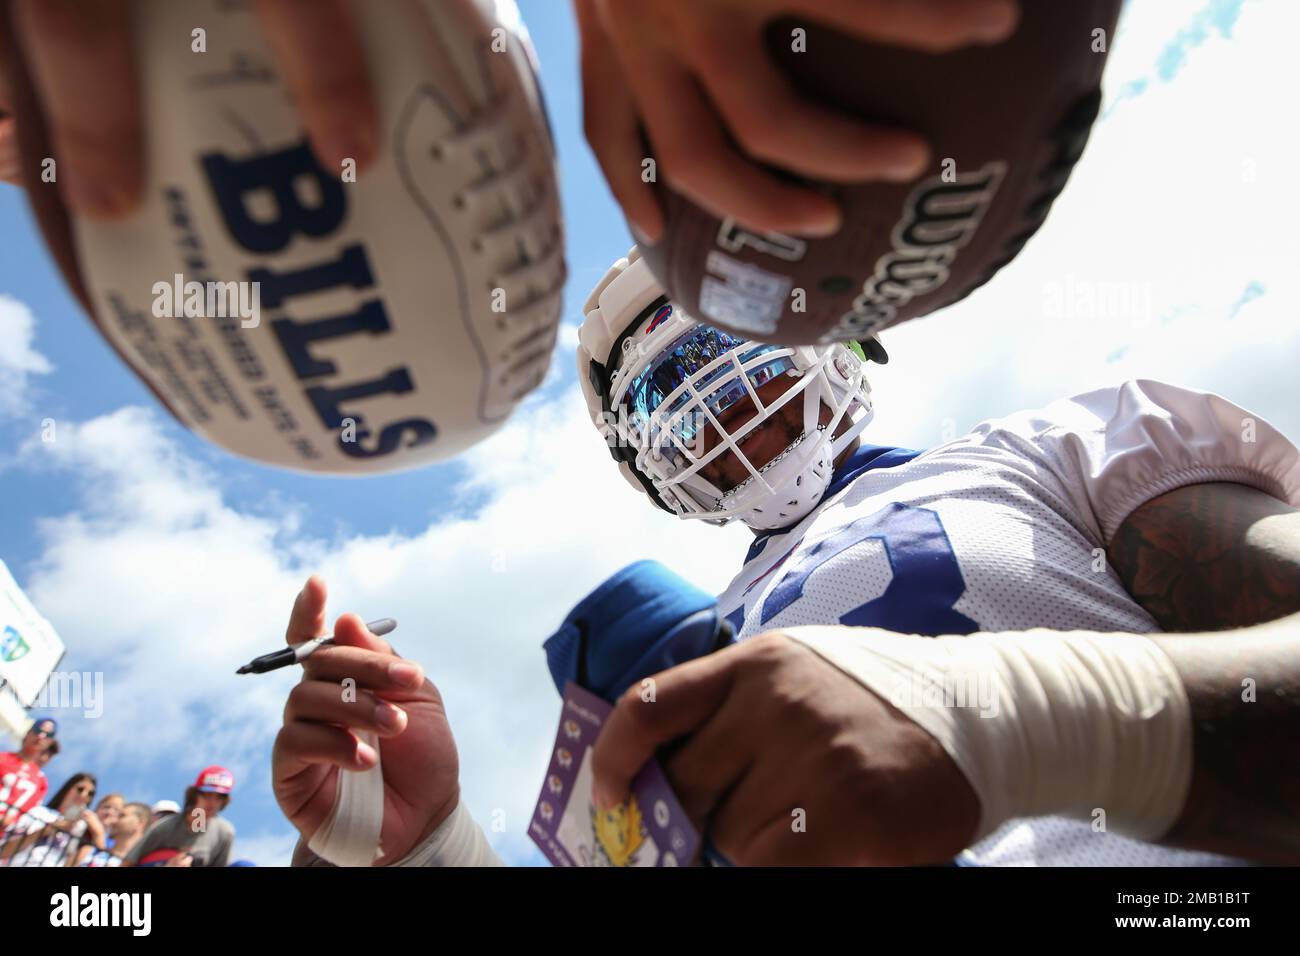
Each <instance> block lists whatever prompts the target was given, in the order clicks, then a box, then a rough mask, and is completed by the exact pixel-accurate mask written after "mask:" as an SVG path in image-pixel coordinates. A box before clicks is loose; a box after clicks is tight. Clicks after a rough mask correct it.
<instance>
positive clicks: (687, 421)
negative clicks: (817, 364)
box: [622, 325, 795, 444]
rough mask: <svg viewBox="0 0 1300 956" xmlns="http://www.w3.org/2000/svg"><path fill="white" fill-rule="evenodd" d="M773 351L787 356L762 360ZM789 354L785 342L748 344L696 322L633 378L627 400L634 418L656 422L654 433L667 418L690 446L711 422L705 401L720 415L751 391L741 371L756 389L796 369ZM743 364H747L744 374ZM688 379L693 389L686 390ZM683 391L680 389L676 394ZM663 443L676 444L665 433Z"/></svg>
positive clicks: (625, 406) (711, 409)
mask: <svg viewBox="0 0 1300 956" xmlns="http://www.w3.org/2000/svg"><path fill="white" fill-rule="evenodd" d="M770 352H786V353H787V354H784V355H774V356H773V357H772V359H771V360H770V361H766V362H764V361H761V360H760V359H761V357H762V356H763V355H766V354H768V353H770ZM788 352H789V349H788V348H787V347H785V346H781V345H769V344H767V343H762V342H749V341H747V340H746V339H742V338H738V337H737V336H734V335H731V334H730V333H728V332H724V331H722V330H721V329H715V328H714V327H713V326H710V325H700V326H696V327H695V328H693V329H692V330H691V331H690V332H687V333H686V334H685V335H683V336H681V337H680V338H678V339H677V340H675V341H674V342H672V343H670V344H669V345H668V347H667V348H665V349H664V350H663V351H662V352H660V353H659V355H658V356H657V357H656V358H655V360H654V361H653V362H651V363H650V364H649V365H648V366H647V367H646V369H645V371H643V372H642V373H641V374H640V375H638V376H637V377H636V378H635V379H633V380H632V383H631V384H630V385H629V386H628V389H627V392H626V394H625V395H624V398H623V402H622V404H623V407H624V408H626V409H627V412H628V415H629V418H631V419H632V420H633V421H640V422H643V423H644V422H655V423H656V425H655V426H652V427H651V434H652V436H653V435H656V434H657V433H659V431H660V427H656V426H659V424H660V423H664V422H668V423H669V424H670V425H671V428H672V433H673V434H674V435H676V436H677V438H678V439H679V440H680V441H681V442H682V443H683V444H686V443H689V442H690V441H692V440H693V439H694V438H695V436H696V435H697V434H699V431H700V429H701V428H703V427H704V425H705V424H707V423H708V420H709V419H708V416H707V415H705V413H704V411H703V409H702V406H701V400H702V401H703V405H707V406H708V408H709V410H710V411H711V412H712V413H713V414H714V415H715V416H717V417H721V416H722V414H723V413H724V412H725V411H726V410H727V409H728V408H731V407H732V406H733V405H735V404H736V403H737V402H739V401H742V400H744V399H745V398H746V396H747V395H748V394H749V391H748V389H746V388H745V383H744V380H743V379H742V377H741V375H742V374H744V375H745V376H746V377H748V379H749V381H750V384H751V385H752V386H753V387H754V388H755V389H757V388H758V387H759V386H761V385H763V384H765V383H767V382H770V381H771V380H772V379H774V378H776V377H777V376H778V375H782V374H784V373H786V372H791V371H794V370H795V364H794V361H793V359H792V357H791V356H790V355H789V354H788ZM729 353H733V354H730V355H729ZM724 356H727V358H726V360H725V361H722V362H720V363H719V364H718V365H717V366H716V367H714V368H709V366H710V365H713V363H715V362H718V360H719V359H721V358H723V357H724ZM755 360H760V361H755ZM738 362H739V365H738V364H737V363H738ZM751 363H753V364H751ZM741 366H748V367H747V368H745V369H744V371H743V373H742V371H741ZM705 369H708V371H707V372H706V371H705ZM687 383H689V387H686V388H683V386H685V385H687ZM679 389H681V391H680V393H679V394H677V395H675V396H673V393H674V392H677V391H678V390H679ZM670 396H672V398H671V401H669V397H670ZM665 403H667V404H665ZM656 414H657V416H658V419H657V421H656V418H655V416H656ZM660 442H662V443H663V444H671V442H670V441H669V439H668V438H667V437H666V436H662V435H660V437H659V440H658V441H657V442H656V444H657V443H660Z"/></svg>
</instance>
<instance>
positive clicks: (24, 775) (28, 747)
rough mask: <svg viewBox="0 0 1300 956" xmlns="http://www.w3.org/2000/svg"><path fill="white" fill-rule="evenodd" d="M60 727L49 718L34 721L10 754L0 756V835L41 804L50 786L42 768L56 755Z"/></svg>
mask: <svg viewBox="0 0 1300 956" xmlns="http://www.w3.org/2000/svg"><path fill="white" fill-rule="evenodd" d="M58 732H59V725H58V724H57V723H56V722H55V721H54V720H52V719H50V718H49V717H44V718H42V719H40V720H37V721H34V722H33V723H32V726H31V727H30V728H28V730H27V733H26V734H25V735H24V736H23V742H22V745H21V746H20V747H19V749H18V750H17V751H15V752H13V753H6V754H0V831H4V830H7V829H8V828H9V827H11V826H13V824H14V823H15V822H16V821H17V820H18V818H19V817H20V816H21V815H23V814H24V813H27V812H28V811H30V810H31V809H32V808H33V807H35V806H37V805H39V804H40V802H41V800H43V799H44V798H45V792H46V791H47V790H48V789H49V787H50V782H49V780H48V779H46V777H45V773H44V771H43V770H42V768H43V767H44V766H45V765H46V764H47V763H49V762H50V758H52V757H53V756H54V754H56V753H58V752H59V750H58V747H59V745H58V741H56V740H55V739H54V738H55V736H56V735H57V734H58Z"/></svg>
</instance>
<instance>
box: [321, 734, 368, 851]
mask: <svg viewBox="0 0 1300 956" xmlns="http://www.w3.org/2000/svg"><path fill="white" fill-rule="evenodd" d="M353 733H355V734H356V735H357V737H358V738H359V739H360V740H361V741H362V742H363V743H365V744H368V745H369V746H370V747H371V748H373V749H374V751H375V757H376V758H378V757H379V736H378V735H377V734H375V733H374V732H373V731H369V730H357V729H355V728H353ZM338 781H339V785H338V789H337V791H336V792H335V795H334V808H333V809H332V810H330V815H329V816H328V817H326V818H325V822H324V823H322V824H321V825H320V826H319V827H318V828H317V829H316V832H315V833H313V834H312V835H311V840H309V841H308V843H307V848H308V849H309V850H311V851H312V852H313V853H315V854H316V855H317V856H318V857H320V858H321V859H322V860H329V861H330V862H331V863H333V864H334V865H335V866H373V865H374V862H375V860H376V859H378V858H379V855H380V852H381V851H380V848H379V834H380V831H381V830H382V829H383V826H384V771H383V764H382V763H381V762H380V761H379V760H378V759H376V761H375V765H374V766H373V767H371V768H370V769H369V770H361V771H357V770H341V771H339V776H338Z"/></svg>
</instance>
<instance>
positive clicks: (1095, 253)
mask: <svg viewBox="0 0 1300 956" xmlns="http://www.w3.org/2000/svg"><path fill="white" fill-rule="evenodd" d="M1196 6H1199V5H1196ZM1157 10H1158V11H1160V12H1159V14H1158V15H1157V13H1156V11H1157ZM1135 13H1136V14H1138V15H1139V16H1140V17H1141V19H1135V18H1134V14H1135ZM1183 19H1185V18H1179V17H1177V16H1170V15H1167V14H1166V13H1165V7H1164V5H1163V4H1158V3H1150V4H1147V3H1143V4H1132V5H1131V8H1130V12H1129V13H1128V14H1127V15H1126V21H1125V25H1124V30H1123V31H1122V32H1121V41H1120V43H1118V44H1117V45H1116V48H1115V50H1114V57H1115V60H1114V62H1112V63H1111V64H1110V67H1108V70H1109V72H1108V74H1107V84H1108V86H1113V85H1114V84H1115V81H1120V82H1123V81H1124V80H1126V79H1127V78H1128V77H1129V76H1130V75H1132V73H1134V72H1140V71H1142V70H1148V69H1149V68H1150V62H1151V56H1152V53H1153V51H1158V50H1159V49H1160V48H1161V47H1162V45H1163V43H1164V41H1165V40H1167V39H1168V37H1169V36H1171V35H1172V33H1173V31H1175V30H1176V29H1177V27H1178V24H1179V23H1181V22H1182V20H1183ZM1297 28H1300V7H1298V6H1297V5H1296V4H1286V3H1273V4H1263V3H1248V4H1246V5H1245V7H1244V8H1243V11H1242V15H1241V18H1240V20H1239V21H1238V22H1237V24H1236V26H1235V28H1234V31H1233V36H1234V39H1233V40H1232V41H1225V40H1221V39H1218V38H1217V35H1216V38H1215V39H1213V40H1212V41H1209V42H1206V43H1205V44H1204V45H1203V46H1201V47H1198V48H1197V49H1196V50H1195V51H1194V54H1193V55H1190V56H1189V57H1188V58H1187V61H1186V63H1185V64H1184V67H1183V69H1182V70H1181V71H1180V72H1179V74H1178V77H1177V79H1176V80H1175V81H1174V82H1172V83H1167V84H1158V85H1155V86H1153V87H1151V88H1150V89H1149V90H1148V91H1147V92H1146V93H1145V94H1144V95H1143V96H1141V97H1140V98H1138V99H1135V100H1133V101H1132V102H1129V103H1127V104H1125V107H1124V109H1122V110H1119V111H1117V112H1116V113H1115V114H1114V115H1113V116H1112V117H1111V118H1110V119H1108V120H1105V121H1103V122H1101V123H1100V124H1099V125H1098V126H1097V127H1096V129H1095V130H1094V132H1093V136H1092V141H1091V142H1090V144H1089V146H1088V149H1087V152H1086V153H1085V155H1084V157H1083V160H1082V161H1081V163H1080V165H1079V166H1078V168H1077V169H1076V170H1075V172H1074V176H1073V177H1072V179H1071V181H1070V184H1069V186H1068V187H1067V188H1066V190H1065V192H1064V193H1063V194H1062V196H1061V198H1060V199H1059V200H1058V201H1057V203H1056V205H1055V206H1054V207H1053V209H1052V213H1051V215H1050V216H1049V217H1048V220H1047V223H1046V225H1045V226H1044V227H1043V229H1042V230H1041V231H1040V233H1039V234H1038V235H1037V236H1036V237H1035V238H1034V239H1032V240H1031V241H1030V243H1029V245H1028V246H1027V247H1026V249H1025V251H1024V252H1023V253H1022V254H1021V256H1020V257H1019V258H1017V259H1016V261H1015V262H1014V263H1012V264H1011V265H1010V266H1008V267H1007V268H1006V269H1004V270H1003V271H1002V272H1001V273H1000V274H999V275H998V276H997V277H996V278H995V279H994V280H993V281H992V282H991V283H989V285H987V286H986V287H985V288H983V289H981V290H980V291H978V292H976V293H974V294H973V295H972V296H971V297H970V298H968V299H966V300H965V301H964V302H962V303H960V304H958V305H956V306H954V307H953V308H952V309H950V310H948V311H946V312H942V313H940V314H938V315H935V316H931V317H929V318H926V319H923V320H921V321H918V322H913V323H911V324H909V325H907V326H904V327H902V328H899V329H897V330H891V331H889V332H887V333H885V336H884V339H885V342H886V344H887V346H888V347H889V350H890V353H891V356H892V357H893V358H894V360H895V361H894V362H893V363H891V364H890V365H889V366H887V367H885V368H883V369H879V370H876V371H875V372H874V374H873V376H872V383H873V385H874V387H875V389H876V394H877V404H878V408H879V414H878V419H877V422H876V423H875V424H874V425H873V426H872V428H871V429H869V431H868V434H867V440H869V441H876V442H878V443H881V444H889V443H898V444H903V445H917V446H926V445H932V444H935V443H937V442H938V441H940V440H941V438H942V437H943V436H944V434H945V431H947V430H951V429H956V430H958V431H963V430H965V429H967V428H969V427H970V426H972V425H974V424H975V423H976V422H978V421H980V420H982V419H984V418H988V417H993V416H998V415H1002V414H1005V413H1007V412H1010V411H1013V410H1015V409H1017V408H1023V407H1029V406H1033V405H1038V404H1043V403H1046V402H1047V401H1050V400H1052V399H1054V398H1058V397H1061V396H1062V395H1066V394H1071V393H1074V392H1078V391H1083V390H1086V389H1089V388H1093V387H1096V386H1099V385H1104V384H1109V383H1113V382H1117V381H1122V380H1124V379H1126V378H1134V377H1148V378H1162V379H1167V380H1170V381H1174V382H1177V383H1179V384H1184V385H1188V386H1194V387H1200V388H1205V389H1208V390H1211V391H1217V392H1219V393H1221V394H1223V395H1225V396H1227V397H1228V398H1230V399H1232V400H1234V401H1236V402H1238V403H1239V404H1241V405H1244V406H1246V407H1247V408H1249V409H1250V410H1252V411H1254V412H1257V413H1259V414H1261V415H1263V416H1264V417H1266V418H1269V419H1271V420H1273V422H1274V424H1276V425H1277V426H1278V427H1280V428H1281V429H1282V430H1283V431H1284V432H1286V433H1287V434H1289V435H1290V436H1291V437H1292V438H1296V439H1300V406H1297V404H1296V402H1295V400H1294V385H1293V377H1294V363H1295V357H1296V356H1297V355H1300V321H1297V319H1298V318H1300V316H1298V315H1297V311H1300V272H1298V271H1297V269H1296V261H1297V256H1298V255H1300V242H1297V240H1296V238H1295V235H1294V228H1295V223H1296V222H1297V221H1298V220H1300V193H1297V191H1296V190H1295V189H1294V188H1293V184H1292V183H1291V176H1290V166H1289V162H1288V160H1289V157H1291V156H1294V155H1296V154H1297V151H1298V150H1300V127H1298V126H1297V124H1295V123H1293V122H1287V121H1285V120H1282V119H1281V118H1280V117H1282V116H1283V115H1284V114H1285V113H1286V110H1285V107H1284V105H1283V103H1282V102H1280V100H1281V99H1282V91H1284V90H1290V89H1295V88H1296V87H1297V86H1298V85H1300V70H1298V69H1297V66H1296V61H1295V57H1294V56H1292V55H1291V53H1290V52H1289V43H1290V39H1289V38H1290V37H1292V36H1294V35H1295V33H1296V31H1297ZM1125 44H1133V45H1135V46H1137V47H1138V48H1140V49H1141V50H1142V51H1143V52H1142V55H1141V56H1136V55H1135V56H1133V57H1129V58H1128V59H1125V56H1126V53H1125V50H1126V49H1127V48H1126V46H1125ZM1117 66H1118V67H1122V68H1123V69H1122V70H1120V71H1119V72H1116V71H1115V68H1116V67H1117ZM1126 70H1127V71H1128V72H1125V71H1126ZM1252 284H1256V285H1257V286H1258V287H1259V288H1262V290H1263V291H1262V294H1260V295H1258V297H1256V298H1254V299H1253V300H1252V301H1250V302H1249V303H1247V304H1246V305H1244V306H1242V307H1241V308H1240V309H1239V311H1238V312H1237V313H1236V315H1235V316H1233V314H1232V313H1233V309H1234V307H1235V306H1236V305H1237V303H1238V302H1239V301H1240V300H1241V298H1242V297H1243V293H1245V292H1246V290H1247V289H1248V288H1250V287H1251V286H1252ZM1107 292H1120V293H1127V298H1128V305H1127V306H1126V305H1125V304H1124V301H1123V299H1124V296H1123V295H1119V296H1115V297H1113V302H1112V304H1113V305H1115V306H1118V307H1117V308H1110V309H1107V308H1105V307H1104V305H1099V304H1098V303H1104V302H1105V293H1107ZM1088 296H1092V297H1093V299H1094V304H1093V305H1091V306H1089V304H1088V303H1087V302H1086V301H1085V299H1086V298H1087V297H1088ZM1148 303H1149V306H1148Z"/></svg>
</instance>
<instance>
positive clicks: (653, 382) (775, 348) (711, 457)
mask: <svg viewBox="0 0 1300 956" xmlns="http://www.w3.org/2000/svg"><path fill="white" fill-rule="evenodd" d="M643 315H646V316H648V317H645V318H643V320H642V321H640V322H638V323H637V325H636V327H635V328H634V329H633V330H632V333H631V334H630V335H628V336H627V337H625V338H624V339H623V340H622V342H621V345H620V346H619V347H616V352H617V355H616V356H612V357H611V363H612V365H613V368H612V375H611V378H610V388H609V395H608V400H609V406H608V407H609V410H610V414H611V415H612V416H613V421H611V422H610V424H612V425H613V426H614V427H615V429H616V430H617V431H618V437H619V440H620V441H622V442H624V443H625V444H626V446H627V447H630V448H631V449H633V450H634V460H633V462H632V467H633V468H635V469H636V471H638V472H639V473H640V474H641V475H642V476H644V478H646V479H647V480H648V481H649V482H650V483H651V484H652V485H653V487H654V489H655V492H656V493H657V495H658V496H659V499H660V500H661V501H662V502H663V503H664V505H665V506H667V507H668V508H669V509H670V510H672V511H674V512H675V513H676V514H678V515H679V516H680V517H683V518H699V519H702V520H706V521H710V522H715V523H723V522H726V521H728V520H732V519H739V520H741V521H742V522H744V523H745V524H747V525H749V526H750V527H751V528H754V529H756V530H761V529H768V528H780V527H785V526H787V525H790V524H793V523H795V522H797V521H798V520H800V519H801V518H803V517H804V516H805V515H807V514H808V513H809V512H811V511H812V509H813V508H815V507H816V505H817V504H818V503H819V502H820V501H821V498H822V496H823V495H824V493H825V491H826V488H827V487H828V486H829V485H830V482H831V475H832V471H833V467H834V465H833V463H834V459H835V457H836V456H837V455H838V454H839V453H840V452H841V451H842V450H843V449H845V448H846V447H848V445H849V443H851V442H852V441H853V440H854V439H855V438H856V437H857V435H858V434H859V433H860V432H861V431H862V429H864V428H865V427H866V425H867V423H868V422H869V421H870V419H871V414H872V409H871V399H870V386H869V385H868V384H867V382H866V379H865V375H864V364H863V362H862V361H861V359H859V358H858V356H856V355H854V354H853V353H852V352H851V351H850V350H849V349H848V348H846V347H844V346H841V345H832V346H817V347H810V346H803V347H792V346H779V345H770V344H765V343H759V342H754V341H749V340H745V339H742V338H740V337H739V336H735V335H731V334H729V333H727V332H724V331H722V330H720V329H716V328H714V327H712V326H709V325H702V324H700V323H697V322H696V321H695V320H694V319H692V318H690V316H688V315H686V314H685V313H684V312H682V311H681V310H680V309H678V308H676V307H674V306H671V305H668V304H666V302H664V301H662V300H661V301H659V302H656V303H654V305H652V306H651V307H650V308H649V309H647V310H646V312H645V313H643ZM784 382H793V384H791V385H788V387H782V384H781V383H784ZM846 420H847V421H848V422H849V423H850V424H849V425H848V427H847V428H846V429H843V430H841V425H842V424H843V423H844V422H845V421H846ZM837 431H839V432H840V434H839V435H838V436H836V432H837ZM765 433H767V434H765Z"/></svg>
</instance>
